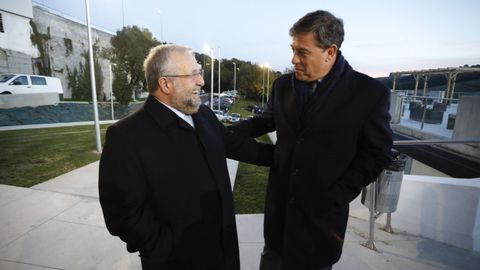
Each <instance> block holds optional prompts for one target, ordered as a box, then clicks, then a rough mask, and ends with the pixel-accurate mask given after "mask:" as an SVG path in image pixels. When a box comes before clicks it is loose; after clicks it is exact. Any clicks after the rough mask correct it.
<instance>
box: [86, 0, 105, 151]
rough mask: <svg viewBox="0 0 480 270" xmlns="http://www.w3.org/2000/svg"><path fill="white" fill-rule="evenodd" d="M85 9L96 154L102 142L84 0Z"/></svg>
mask: <svg viewBox="0 0 480 270" xmlns="http://www.w3.org/2000/svg"><path fill="white" fill-rule="evenodd" d="M85 9H86V11H87V31H88V52H89V53H88V55H89V58H90V59H89V60H90V83H91V86H92V99H93V119H94V123H95V139H96V140H95V141H96V144H97V152H98V153H101V152H102V142H101V138H100V124H99V122H98V107H97V89H96V88H95V67H94V66H93V48H92V29H91V28H90V3H89V0H85Z"/></svg>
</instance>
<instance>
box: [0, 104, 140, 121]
mask: <svg viewBox="0 0 480 270" xmlns="http://www.w3.org/2000/svg"><path fill="white" fill-rule="evenodd" d="M142 105H143V103H142V102H136V103H131V104H129V105H128V106H124V105H120V104H118V103H115V104H114V114H115V119H117V120H118V119H121V118H123V117H125V116H126V115H128V114H130V113H132V112H135V111H137V110H138V109H139V108H140V107H141V106H142ZM110 106H111V104H110V103H109V102H102V103H98V117H99V120H112V111H111V107H110ZM83 121H93V105H92V104H91V103H88V102H62V103H59V104H57V105H45V106H38V107H30V106H29V107H21V108H10V109H0V126H15V125H33V124H50V123H70V122H83Z"/></svg>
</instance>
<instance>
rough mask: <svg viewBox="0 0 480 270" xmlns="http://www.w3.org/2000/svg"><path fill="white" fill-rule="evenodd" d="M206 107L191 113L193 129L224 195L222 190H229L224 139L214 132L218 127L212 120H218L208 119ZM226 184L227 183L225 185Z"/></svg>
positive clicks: (222, 193)
mask: <svg viewBox="0 0 480 270" xmlns="http://www.w3.org/2000/svg"><path fill="white" fill-rule="evenodd" d="M205 110H209V109H208V108H206V107H204V106H201V108H200V110H199V112H198V113H196V114H194V115H192V118H193V122H194V123H195V129H196V132H197V136H198V139H199V141H200V143H201V145H202V147H203V150H204V153H205V158H206V160H207V164H208V166H209V168H210V171H211V172H212V175H213V176H214V180H215V182H216V184H217V187H218V189H219V190H221V191H222V192H221V195H222V196H223V195H225V193H224V191H227V190H228V191H231V188H230V181H225V178H226V179H227V180H229V179H230V178H229V176H228V171H227V170H226V157H225V151H224V147H225V146H224V143H223V142H224V140H223V138H222V137H221V134H220V133H219V132H216V131H217V130H218V128H216V127H215V126H214V123H212V121H218V120H217V119H216V118H215V119H213V118H212V119H213V120H210V119H208V115H207V112H206V111H205ZM227 184H228V185H227Z"/></svg>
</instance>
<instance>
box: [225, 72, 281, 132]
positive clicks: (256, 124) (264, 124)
mask: <svg viewBox="0 0 480 270" xmlns="http://www.w3.org/2000/svg"><path fill="white" fill-rule="evenodd" d="M276 83H277V81H274V84H273V87H272V94H271V96H270V98H269V100H268V102H267V107H266V108H265V110H264V111H263V113H262V114H261V115H259V116H255V117H253V118H251V119H248V120H244V121H241V122H239V123H237V124H235V125H231V126H229V127H228V129H229V130H230V131H233V132H235V133H237V134H242V135H245V136H249V137H251V138H257V137H259V136H262V135H264V134H267V133H268V132H272V131H275V121H274V117H273V103H274V102H273V101H274V98H275V93H274V90H273V89H275V84H276Z"/></svg>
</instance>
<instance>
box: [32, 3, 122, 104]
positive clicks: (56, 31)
mask: <svg viewBox="0 0 480 270" xmlns="http://www.w3.org/2000/svg"><path fill="white" fill-rule="evenodd" d="M33 22H34V23H35V24H36V25H37V28H38V31H39V32H40V33H47V31H48V28H50V35H51V39H50V41H49V47H50V48H49V56H50V66H51V69H52V76H53V77H57V78H60V80H61V82H62V86H63V89H64V97H66V98H70V97H71V94H72V93H71V89H69V88H68V80H67V67H68V68H69V69H70V70H73V69H74V68H75V67H76V68H77V69H78V68H79V65H80V63H82V64H84V65H85V64H86V63H84V59H83V57H82V53H83V52H86V51H88V33H87V27H86V25H84V24H82V23H80V22H76V21H72V20H70V19H67V18H64V17H62V16H60V15H57V14H54V13H52V12H50V11H48V10H47V9H45V8H42V7H38V6H34V7H33ZM113 35H114V34H113V33H107V32H104V31H100V30H97V29H94V28H92V43H93V44H95V43H96V44H97V45H98V46H99V47H100V48H110V47H111V45H110V39H111V38H112V37H113ZM66 43H69V44H71V45H72V47H71V49H69V48H68V47H67V46H66ZM99 62H100V65H101V69H102V75H103V78H104V82H103V92H104V94H105V96H107V97H109V96H110V91H111V86H110V74H109V64H110V62H109V61H108V60H107V59H103V58H100V59H99ZM97 91H98V89H97Z"/></svg>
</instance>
